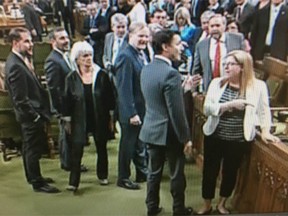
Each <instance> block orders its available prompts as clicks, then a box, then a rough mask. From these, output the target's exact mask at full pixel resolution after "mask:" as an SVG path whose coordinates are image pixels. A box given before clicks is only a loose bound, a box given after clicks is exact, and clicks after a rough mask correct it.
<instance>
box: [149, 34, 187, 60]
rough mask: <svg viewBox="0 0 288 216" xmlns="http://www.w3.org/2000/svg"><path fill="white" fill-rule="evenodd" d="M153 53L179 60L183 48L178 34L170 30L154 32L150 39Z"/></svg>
mask: <svg viewBox="0 0 288 216" xmlns="http://www.w3.org/2000/svg"><path fill="white" fill-rule="evenodd" d="M152 47H153V50H154V53H155V55H163V56H165V57H166V58H168V59H170V60H171V61H175V60H178V61H179V60H181V53H182V52H183V50H184V47H183V45H182V41H181V37H180V35H179V34H178V33H177V32H175V31H171V30H162V31H159V32H156V33H155V35H154V36H153V39H152Z"/></svg>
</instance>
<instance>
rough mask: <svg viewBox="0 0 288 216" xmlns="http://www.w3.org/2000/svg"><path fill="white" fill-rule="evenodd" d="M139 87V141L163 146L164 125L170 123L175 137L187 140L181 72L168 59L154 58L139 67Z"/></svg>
mask: <svg viewBox="0 0 288 216" xmlns="http://www.w3.org/2000/svg"><path fill="white" fill-rule="evenodd" d="M141 89H142V92H143V95H144V99H145V106H146V114H145V118H144V123H143V126H142V128H141V131H140V136H139V138H140V140H142V141H143V142H146V143H152V144H155V145H161V146H164V145H166V143H167V140H166V139H167V135H168V134H167V133H168V128H169V127H171V126H172V129H173V131H174V133H175V134H176V137H177V140H178V142H180V143H186V142H187V141H188V140H189V139H190V134H189V130H188V123H187V120H186V116H185V110H184V101H183V90H182V87H181V75H180V74H179V72H178V71H177V70H176V69H174V68H173V67H172V66H170V65H169V64H168V62H166V61H164V60H162V59H158V58H155V59H154V61H153V62H152V63H150V64H148V65H147V66H145V67H144V68H143V70H142V74H141Z"/></svg>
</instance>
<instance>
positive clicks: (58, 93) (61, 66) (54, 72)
mask: <svg viewBox="0 0 288 216" xmlns="http://www.w3.org/2000/svg"><path fill="white" fill-rule="evenodd" d="M44 70H45V73H46V79H47V85H48V89H49V92H50V95H51V99H52V105H53V108H54V109H55V110H53V112H56V113H57V114H58V115H63V113H65V108H67V105H66V104H65V79H66V76H67V75H68V74H69V73H70V72H71V70H72V69H71V68H70V67H69V65H68V64H67V62H66V61H65V59H64V58H63V55H62V54H61V53H59V52H58V51H56V50H52V51H51V53H50V54H49V56H48V57H47V59H46V61H45V65H44Z"/></svg>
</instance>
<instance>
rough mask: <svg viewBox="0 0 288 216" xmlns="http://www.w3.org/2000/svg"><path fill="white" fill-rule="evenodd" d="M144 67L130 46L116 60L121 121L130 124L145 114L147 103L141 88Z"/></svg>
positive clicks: (135, 51) (137, 54)
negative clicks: (132, 120)
mask: <svg viewBox="0 0 288 216" xmlns="http://www.w3.org/2000/svg"><path fill="white" fill-rule="evenodd" d="M143 66H144V63H143V61H142V60H141V59H140V57H139V53H138V51H137V50H136V49H135V48H134V47H132V46H131V45H130V44H129V45H128V46H127V47H126V48H125V49H124V50H123V51H122V52H121V53H120V54H119V55H118V57H117V58H116V64H115V71H116V88H117V92H118V103H119V105H118V107H119V121H120V122H121V123H126V124H129V121H130V118H131V117H133V116H135V115H139V117H140V118H141V121H143V117H144V114H145V102H144V98H143V95H142V92H141V88H140V74H141V70H142V68H143Z"/></svg>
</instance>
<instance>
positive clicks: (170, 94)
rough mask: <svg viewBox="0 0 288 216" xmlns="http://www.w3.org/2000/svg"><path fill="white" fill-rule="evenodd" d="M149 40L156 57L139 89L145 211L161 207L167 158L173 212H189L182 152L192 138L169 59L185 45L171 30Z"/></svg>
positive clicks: (177, 77)
mask: <svg viewBox="0 0 288 216" xmlns="http://www.w3.org/2000/svg"><path fill="white" fill-rule="evenodd" d="M152 44H153V49H154V52H155V59H154V61H153V62H152V63H150V64H148V65H147V66H145V67H144V68H143V70H142V74H141V89H142V92H143V96H144V99H145V106H146V109H147V110H146V114H145V117H144V124H143V126H142V129H141V132H140V136H139V138H140V140H142V141H143V142H145V143H146V144H147V148H148V156H149V165H148V179H147V196H146V205H147V209H148V215H149V216H150V215H157V214H159V213H160V212H161V210H162V209H161V208H160V207H159V202H160V198H159V190H160V183H161V177H162V172H163V167H164V163H165V160H166V158H167V160H168V164H169V168H170V176H171V184H170V185H171V188H170V191H171V194H172V197H173V215H191V214H192V208H186V207H185V188H186V179H185V174H184V165H185V156H184V153H187V154H188V153H191V152H192V142H191V141H190V132H189V129H188V123H187V120H186V116H185V111H184V101H183V90H182V88H181V76H180V74H179V72H178V71H177V70H176V69H174V68H173V67H172V62H171V61H175V60H178V61H179V60H180V59H181V52H183V50H184V48H183V46H182V44H181V37H180V35H178V34H177V33H175V32H173V31H171V30H164V31H159V32H157V33H156V34H155V35H154V37H153V41H152ZM185 83H187V84H188V82H185ZM189 84H190V83H189ZM188 87H189V86H188ZM191 87H192V86H191ZM185 88H187V87H186V86H185ZM188 92H189V93H188V94H191V93H190V91H188Z"/></svg>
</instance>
